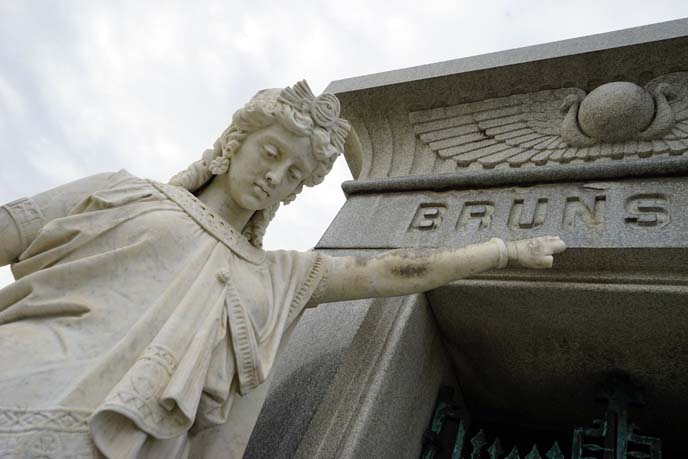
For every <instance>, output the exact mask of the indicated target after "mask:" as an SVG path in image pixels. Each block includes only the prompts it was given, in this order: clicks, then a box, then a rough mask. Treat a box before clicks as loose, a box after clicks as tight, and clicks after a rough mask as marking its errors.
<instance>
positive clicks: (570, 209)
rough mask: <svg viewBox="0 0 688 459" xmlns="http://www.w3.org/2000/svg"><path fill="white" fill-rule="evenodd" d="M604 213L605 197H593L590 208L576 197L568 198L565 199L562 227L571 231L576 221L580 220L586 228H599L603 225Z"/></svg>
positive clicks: (605, 208)
mask: <svg viewBox="0 0 688 459" xmlns="http://www.w3.org/2000/svg"><path fill="white" fill-rule="evenodd" d="M591 207H592V209H591ZM606 213H607V197H606V196H603V195H600V196H595V201H594V202H593V203H592V206H588V205H587V204H586V203H584V202H583V201H582V200H581V198H579V197H577V196H573V197H569V198H566V203H565V204H564V219H563V221H562V227H564V228H565V229H569V230H572V229H573V228H575V226H576V220H578V219H580V220H582V221H583V223H585V225H586V226H587V227H588V228H599V227H602V226H604V224H605V214H606Z"/></svg>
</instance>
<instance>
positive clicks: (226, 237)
mask: <svg viewBox="0 0 688 459" xmlns="http://www.w3.org/2000/svg"><path fill="white" fill-rule="evenodd" d="M148 182H149V183H150V184H151V185H153V186H154V187H155V188H157V189H158V190H159V191H160V192H162V193H163V194H165V196H167V197H168V198H170V199H171V200H172V201H174V202H175V203H176V204H177V205H178V206H179V207H181V208H182V210H183V211H184V212H186V213H187V214H188V215H189V216H190V217H191V218H192V219H193V220H194V221H195V222H196V223H198V224H199V225H201V227H202V228H203V229H204V230H206V231H207V232H208V233H210V234H212V235H213V236H215V238H216V239H217V240H219V241H220V242H222V243H223V244H225V245H226V246H227V247H229V248H230V249H232V251H233V252H234V253H236V254H237V255H239V256H240V257H241V258H243V259H245V260H247V261H249V262H251V263H253V264H260V263H262V262H263V261H264V260H265V251H263V250H261V249H259V248H257V247H254V246H252V245H251V243H250V242H248V239H246V238H245V237H244V236H243V235H242V234H241V233H239V232H238V231H237V230H235V229H234V228H232V226H231V225H230V224H229V223H227V222H226V221H225V220H224V219H223V218H222V217H220V216H219V215H217V214H215V213H214V212H213V211H212V210H210V209H209V208H208V206H206V205H205V204H204V203H203V202H201V201H200V200H199V199H198V198H197V197H196V196H194V195H193V194H191V193H190V192H189V191H188V190H186V189H184V188H182V187H180V186H176V185H168V184H164V183H159V182H155V181H153V180H149V181H148Z"/></svg>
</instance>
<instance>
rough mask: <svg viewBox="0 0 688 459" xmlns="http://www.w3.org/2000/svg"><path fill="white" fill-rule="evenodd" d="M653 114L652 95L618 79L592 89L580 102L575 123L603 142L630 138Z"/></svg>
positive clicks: (648, 122) (641, 129)
mask: <svg viewBox="0 0 688 459" xmlns="http://www.w3.org/2000/svg"><path fill="white" fill-rule="evenodd" d="M654 113H655V103H654V100H653V98H652V95H651V94H650V93H649V92H647V91H646V90H645V89H643V88H641V87H640V86H638V85H637V84H635V83H629V82H625V81H618V82H614V83H607V84H603V85H602V86H599V87H597V88H595V89H594V90H592V91H591V92H590V94H588V95H587V97H586V98H585V99H583V102H581V105H580V108H579V111H578V123H579V124H580V127H581V129H582V130H583V132H585V134H587V135H588V136H590V137H593V138H595V139H599V140H602V141H606V142H615V141H619V140H626V139H630V138H633V137H634V136H635V135H636V134H638V133H639V132H641V131H643V130H644V129H645V128H647V127H648V126H649V124H650V122H651V121H652V118H653V116H654Z"/></svg>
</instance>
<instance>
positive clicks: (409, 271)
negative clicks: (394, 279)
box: [392, 263, 429, 279]
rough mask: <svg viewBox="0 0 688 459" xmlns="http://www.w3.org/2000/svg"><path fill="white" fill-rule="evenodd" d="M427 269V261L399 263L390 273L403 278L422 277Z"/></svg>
mask: <svg viewBox="0 0 688 459" xmlns="http://www.w3.org/2000/svg"><path fill="white" fill-rule="evenodd" d="M428 270H429V263H413V264H401V265H398V266H395V267H393V268H392V274H394V275H395V276H398V277H403V278H405V279H412V278H414V277H423V276H425V275H426V274H427V272H428Z"/></svg>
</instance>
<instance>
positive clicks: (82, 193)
mask: <svg viewBox="0 0 688 459" xmlns="http://www.w3.org/2000/svg"><path fill="white" fill-rule="evenodd" d="M111 176H112V173H104V174H97V175H92V176H90V177H86V178H82V179H79V180H75V181H74V182H70V183H67V184H65V185H61V186H58V187H57V188H53V189H52V190H48V191H45V192H43V193H40V194H37V195H36V196H33V197H31V198H22V199H18V200H16V201H13V202H11V203H9V204H6V205H4V206H2V207H0V266H4V265H8V264H10V263H14V262H15V261H17V258H18V257H19V255H20V254H21V253H22V252H23V251H24V250H26V248H27V247H28V246H29V244H31V242H32V241H33V240H34V238H35V237H36V235H37V234H38V232H39V231H40V230H41V228H42V227H43V226H44V225H45V224H46V223H48V222H49V221H50V220H54V219H56V218H59V217H64V216H65V215H67V214H68V213H69V211H70V210H71V209H72V208H73V207H74V206H75V205H76V204H77V203H79V201H81V200H82V199H84V198H85V197H87V196H88V195H90V194H91V193H93V192H94V191H97V190H99V189H101V188H102V187H103V185H104V184H105V182H106V181H107V179H109V178H110V177H111Z"/></svg>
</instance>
